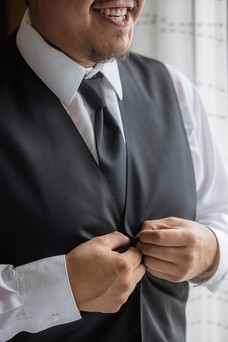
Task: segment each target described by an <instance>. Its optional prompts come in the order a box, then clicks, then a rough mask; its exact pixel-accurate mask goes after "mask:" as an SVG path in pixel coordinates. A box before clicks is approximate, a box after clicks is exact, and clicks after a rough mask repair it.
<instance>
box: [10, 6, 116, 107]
mask: <svg viewBox="0 0 228 342" xmlns="http://www.w3.org/2000/svg"><path fill="white" fill-rule="evenodd" d="M17 47H18V49H19V51H20V53H21V55H22V57H23V58H24V59H25V61H26V62H27V63H28V65H29V66H30V67H31V69H32V70H33V71H34V72H35V73H36V74H37V75H38V76H39V78H40V79H41V80H42V81H43V82H44V83H45V84H46V85H47V86H48V87H49V88H50V89H51V90H52V92H53V93H54V94H55V95H56V96H57V97H58V98H59V99H60V100H61V101H62V102H63V103H64V104H65V105H67V106H69V105H70V104H71V102H72V100H73V98H74V96H75V94H76V92H77V90H78V88H79V86H80V84H81V81H82V79H83V78H84V77H88V78H90V77H92V76H93V75H94V74H96V73H97V72H98V71H101V72H102V73H103V75H104V77H106V79H107V80H108V81H109V83H110V84H111V86H112V87H113V88H114V90H115V92H116V93H117V96H118V98H119V99H120V100H122V97H123V94H122V85H121V81H120V76H119V69H118V64H117V62H116V61H111V62H107V63H104V64H100V65H98V66H97V67H95V68H89V69H86V68H84V67H83V66H81V65H80V64H77V63H76V62H75V61H73V60H72V59H71V58H70V57H68V56H67V55H66V54H64V53H63V52H61V51H59V50H57V49H55V48H53V47H52V46H50V45H49V44H48V43H47V42H46V41H45V40H44V39H43V38H42V37H41V35H40V34H39V33H38V32H37V31H36V30H35V29H34V28H33V27H32V25H31V21H30V17H29V10H28V9H27V10H26V12H25V15H24V17H23V20H22V22H21V25H20V28H19V30H18V33H17Z"/></svg>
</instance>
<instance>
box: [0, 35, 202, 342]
mask: <svg viewBox="0 0 228 342" xmlns="http://www.w3.org/2000/svg"><path fill="white" fill-rule="evenodd" d="M0 62H1V63H0V165H1V169H0V170H1V171H0V228H1V240H0V263H1V264H4V263H7V264H13V265H14V266H18V265H22V264H25V263H28V262H31V261H34V260H38V259H41V258H45V257H50V256H55V255H60V254H66V253H68V252H69V251H70V250H71V249H73V248H74V247H76V246H77V245H79V244H81V243H82V242H85V241H87V240H88V239H91V238H93V237H95V236H97V235H103V234H107V233H110V232H112V231H114V230H120V231H121V232H123V233H125V234H127V235H129V236H131V237H134V236H135V235H136V234H137V233H138V232H139V230H140V227H141V225H142V223H143V221H145V220H147V219H158V218H162V217H167V216H177V217H182V218H186V219H191V220H194V217H195V206H196V196H195V184H194V172H193V165H192V160H191V154H190V150H189V146H188V142H187V138H186V133H185V130H184V126H183V122H182V118H181V113H180V109H179V106H178V102H177V99H176V95H175V91H174V88H173V84H172V81H171V79H170V76H169V74H168V72H167V70H166V68H165V66H164V65H162V64H161V63H159V62H157V61H154V60H151V59H148V58H145V57H141V56H139V55H136V54H131V55H130V56H129V57H128V58H127V59H125V60H124V61H122V62H120V63H119V69H120V76H121V81H122V84H123V94H124V99H123V101H120V110H121V115H122V120H123V125H124V131H125V135H126V146H127V169H128V170H127V195H126V211H125V218H124V222H123V221H121V218H120V216H119V213H118V211H117V209H116V205H115V203H114V202H113V198H112V196H111V194H110V190H109V188H108V187H107V183H106V181H105V180H104V177H103V174H102V172H101V171H100V169H99V167H98V166H97V164H96V162H95V161H94V159H93V157H92V155H91V153H90V152H89V150H88V148H87V146H86V145H85V143H84V141H83V139H82V138H81V136H80V134H79V132H78V131H77V129H76V128H75V126H74V124H73V122H72V121H71V119H70V117H69V116H68V114H67V113H66V111H65V110H64V108H63V106H62V105H61V103H60V101H59V100H58V98H57V97H56V96H55V95H54V94H53V93H52V92H51V91H50V90H49V89H48V88H47V87H46V86H45V84H44V83H43V82H42V81H41V80H40V79H39V78H38V77H37V76H36V75H35V74H34V72H33V71H32V70H31V69H30V68H29V66H28V65H27V64H26V63H25V61H24V60H23V58H22V57H21V55H20V53H19V52H18V50H17V48H16V45H15V36H13V37H11V38H10V39H9V41H7V42H6V43H5V45H4V46H3V47H2V48H1V51H0ZM187 296H188V285H187V283H180V284H174V283H171V282H168V281H165V280H161V279H158V278H155V277H153V276H152V275H150V274H148V273H146V275H145V276H144V277H143V279H142V281H141V282H140V283H139V284H138V285H137V286H136V289H135V291H134V292H133V293H132V295H131V296H130V297H129V299H128V301H127V303H126V304H124V305H123V306H122V308H121V309H120V311H119V312H117V313H116V314H99V313H83V312H82V319H81V320H79V321H77V322H74V323H70V324H65V325H62V326H57V327H54V328H51V329H48V330H46V331H43V332H41V333H38V334H29V333H24V332H22V333H20V334H18V335H17V336H16V337H14V338H13V339H12V341H13V342H21V341H23V342H38V341H39V342H40V341H42V342H52V341H53V342H54V341H58V342H73V341H80V342H91V341H99V342H116V341H118V342H140V341H143V342H171V341H176V342H184V341H185V303H186V300H187Z"/></svg>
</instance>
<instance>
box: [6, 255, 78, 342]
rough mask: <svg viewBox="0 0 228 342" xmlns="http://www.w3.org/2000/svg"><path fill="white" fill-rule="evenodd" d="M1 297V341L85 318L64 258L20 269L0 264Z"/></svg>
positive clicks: (41, 261)
mask: <svg viewBox="0 0 228 342" xmlns="http://www.w3.org/2000/svg"><path fill="white" fill-rule="evenodd" d="M0 298H1V300H0V342H4V341H8V340H9V339H10V338H12V337H13V336H15V335H16V334H18V333H19V332H22V331H26V332H31V333H37V332H39V331H42V330H45V329H48V328H50V327H53V326H56V325H60V324H64V323H70V322H72V321H75V320H78V319H80V318H81V316H80V313H79V311H78V309H77V307H76V304H75V301H74V298H73V295H72V292H71V287H70V285H69V280H68V276H67V271H66V263H65V256H64V255H62V256H56V257H52V258H46V259H42V260H39V261H35V262H32V263H29V264H26V265H23V266H19V267H17V268H14V267H13V266H11V265H0Z"/></svg>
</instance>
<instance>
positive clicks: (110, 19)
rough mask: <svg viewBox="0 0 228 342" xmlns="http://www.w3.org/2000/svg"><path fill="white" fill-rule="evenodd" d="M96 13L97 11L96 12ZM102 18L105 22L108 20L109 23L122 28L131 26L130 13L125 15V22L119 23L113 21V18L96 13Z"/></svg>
mask: <svg viewBox="0 0 228 342" xmlns="http://www.w3.org/2000/svg"><path fill="white" fill-rule="evenodd" d="M95 12H96V11H95ZM96 13H97V14H98V15H99V16H100V17H102V18H103V19H104V20H106V21H107V22H109V23H112V24H115V25H116V26H120V27H125V26H129V24H130V22H131V16H130V13H129V12H127V13H126V15H125V20H123V21H117V20H115V19H112V17H109V16H107V15H103V14H100V13H99V12H96Z"/></svg>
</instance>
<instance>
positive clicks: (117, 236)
mask: <svg viewBox="0 0 228 342" xmlns="http://www.w3.org/2000/svg"><path fill="white" fill-rule="evenodd" d="M102 239H103V243H104V245H105V246H106V247H107V248H108V249H111V250H112V249H116V248H118V247H124V246H127V245H129V244H130V242H131V239H130V238H129V237H127V236H126V235H123V234H122V233H120V232H117V231H114V232H112V233H110V234H106V235H103V236H102Z"/></svg>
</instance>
